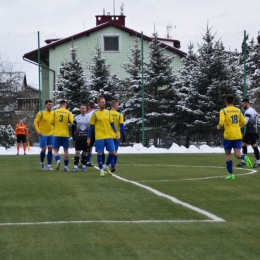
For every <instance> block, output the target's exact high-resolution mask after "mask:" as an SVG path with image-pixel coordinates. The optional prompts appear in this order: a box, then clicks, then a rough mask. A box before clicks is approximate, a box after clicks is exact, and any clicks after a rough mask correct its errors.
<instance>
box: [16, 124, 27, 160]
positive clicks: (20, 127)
mask: <svg viewBox="0 0 260 260" xmlns="http://www.w3.org/2000/svg"><path fill="white" fill-rule="evenodd" d="M14 136H15V137H16V139H17V146H16V149H17V155H19V153H20V143H21V142H22V143H23V152H24V155H26V141H27V140H28V137H29V133H28V129H27V126H26V125H25V124H24V123H23V120H22V119H21V120H20V121H19V124H17V125H16V127H15V130H14Z"/></svg>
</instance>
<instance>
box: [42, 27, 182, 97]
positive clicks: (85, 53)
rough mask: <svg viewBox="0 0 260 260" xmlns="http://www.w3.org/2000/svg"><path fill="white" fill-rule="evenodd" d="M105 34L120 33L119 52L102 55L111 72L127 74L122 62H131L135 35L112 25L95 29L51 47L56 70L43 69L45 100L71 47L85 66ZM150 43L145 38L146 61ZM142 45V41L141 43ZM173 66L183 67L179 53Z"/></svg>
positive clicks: (51, 57) (53, 65)
mask: <svg viewBox="0 0 260 260" xmlns="http://www.w3.org/2000/svg"><path fill="white" fill-rule="evenodd" d="M103 35H120V39H121V44H120V51H119V52H103V54H102V56H103V57H105V58H106V61H107V63H108V64H111V74H113V73H116V74H117V76H118V77H119V78H124V77H126V76H127V74H126V72H125V71H124V69H123V68H122V66H121V65H122V64H123V63H125V62H129V58H128V57H129V56H131V48H132V47H133V46H134V43H135V42H134V39H135V36H134V35H130V34H129V33H127V32H125V31H121V30H120V29H118V28H116V27H114V26H110V27H106V28H104V29H102V30H98V31H95V32H93V33H91V34H90V35H89V36H87V35H86V36H82V37H81V38H77V39H72V41H71V42H67V43H64V44H61V45H59V46H56V47H55V48H53V49H50V53H49V68H50V69H51V70H54V71H55V76H54V73H53V72H51V71H48V70H42V89H43V94H42V97H43V100H45V99H47V98H52V97H53V94H52V91H54V90H55V89H56V88H57V86H56V85H55V83H54V77H55V82H56V83H57V79H58V74H59V67H60V65H61V63H65V62H66V61H67V60H68V59H70V58H71V56H70V49H71V46H72V45H73V46H74V47H77V58H79V59H81V60H82V62H81V64H82V67H83V68H85V67H86V64H90V63H92V60H91V58H92V56H93V55H94V53H95V47H96V46H103ZM148 44H149V42H147V41H145V40H144V45H143V46H144V61H148ZM140 46H141V43H140ZM165 52H166V53H167V54H173V53H172V52H170V51H168V50H167V49H166V50H165ZM174 56H175V58H174V60H173V68H174V69H175V70H176V71H177V70H178V69H179V68H181V64H182V62H181V59H180V57H179V55H174ZM85 72H86V75H88V74H89V71H88V70H87V69H86V68H85Z"/></svg>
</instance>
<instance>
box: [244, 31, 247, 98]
mask: <svg viewBox="0 0 260 260" xmlns="http://www.w3.org/2000/svg"><path fill="white" fill-rule="evenodd" d="M243 45H244V46H243V47H244V48H243V49H244V53H243V54H244V98H245V97H246V94H247V89H246V30H244V44H243Z"/></svg>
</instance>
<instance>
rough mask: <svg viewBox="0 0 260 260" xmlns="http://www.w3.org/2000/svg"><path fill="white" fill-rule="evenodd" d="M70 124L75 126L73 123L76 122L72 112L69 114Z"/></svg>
mask: <svg viewBox="0 0 260 260" xmlns="http://www.w3.org/2000/svg"><path fill="white" fill-rule="evenodd" d="M69 122H70V123H71V124H73V122H74V117H73V114H72V113H71V112H70V113H69Z"/></svg>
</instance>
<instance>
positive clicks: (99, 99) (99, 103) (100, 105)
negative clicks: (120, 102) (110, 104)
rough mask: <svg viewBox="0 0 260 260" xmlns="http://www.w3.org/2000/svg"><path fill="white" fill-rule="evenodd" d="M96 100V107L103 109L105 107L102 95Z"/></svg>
mask: <svg viewBox="0 0 260 260" xmlns="http://www.w3.org/2000/svg"><path fill="white" fill-rule="evenodd" d="M97 102H98V108H99V109H101V110H103V109H105V108H106V100H105V98H104V97H99V98H98V100H97Z"/></svg>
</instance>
